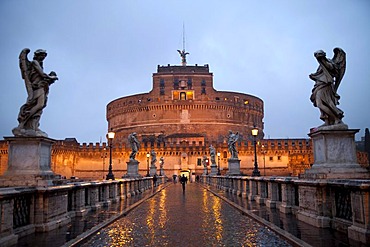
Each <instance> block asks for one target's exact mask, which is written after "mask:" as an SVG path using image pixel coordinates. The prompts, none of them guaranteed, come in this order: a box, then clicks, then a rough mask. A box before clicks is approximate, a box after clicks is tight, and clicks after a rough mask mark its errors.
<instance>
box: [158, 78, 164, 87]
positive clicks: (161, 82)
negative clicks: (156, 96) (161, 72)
mask: <svg viewBox="0 0 370 247" xmlns="http://www.w3.org/2000/svg"><path fill="white" fill-rule="evenodd" d="M159 86H160V87H164V79H161V80H160V82H159Z"/></svg>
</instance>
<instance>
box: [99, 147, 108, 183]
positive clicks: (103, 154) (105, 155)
mask: <svg viewBox="0 0 370 247" xmlns="http://www.w3.org/2000/svg"><path fill="white" fill-rule="evenodd" d="M106 151H107V149H106V148H104V149H103V153H102V154H101V156H100V157H101V158H102V159H103V179H104V173H105V171H104V167H105V158H107V153H106Z"/></svg>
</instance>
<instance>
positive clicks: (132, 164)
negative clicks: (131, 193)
mask: <svg viewBox="0 0 370 247" xmlns="http://www.w3.org/2000/svg"><path fill="white" fill-rule="evenodd" d="M126 163H127V174H126V175H125V176H123V177H130V178H137V177H141V176H140V174H139V163H140V162H139V161H137V160H130V161H129V162H126Z"/></svg>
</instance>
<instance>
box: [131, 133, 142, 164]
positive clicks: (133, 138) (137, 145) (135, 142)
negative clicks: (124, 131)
mask: <svg viewBox="0 0 370 247" xmlns="http://www.w3.org/2000/svg"><path fill="white" fill-rule="evenodd" d="M128 142H129V143H130V145H131V150H132V151H131V154H130V160H135V157H136V154H137V152H138V151H139V148H140V142H139V140H138V139H137V134H136V132H134V133H131V134H130V135H129V136H128Z"/></svg>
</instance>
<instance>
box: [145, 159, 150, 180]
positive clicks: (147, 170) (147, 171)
mask: <svg viewBox="0 0 370 247" xmlns="http://www.w3.org/2000/svg"><path fill="white" fill-rule="evenodd" d="M149 157H150V154H149V153H147V154H146V165H147V169H146V176H147V177H150V175H149Z"/></svg>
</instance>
